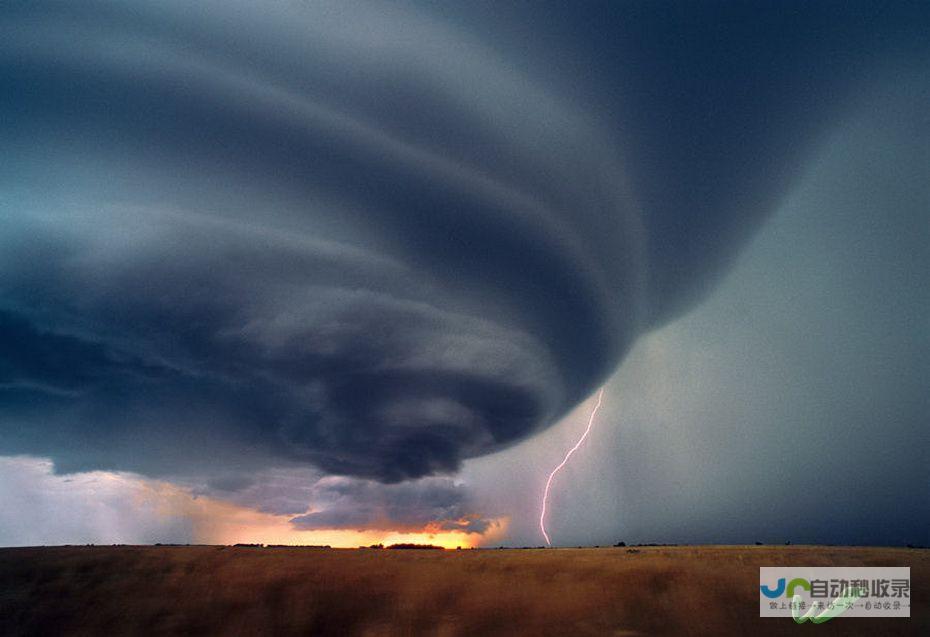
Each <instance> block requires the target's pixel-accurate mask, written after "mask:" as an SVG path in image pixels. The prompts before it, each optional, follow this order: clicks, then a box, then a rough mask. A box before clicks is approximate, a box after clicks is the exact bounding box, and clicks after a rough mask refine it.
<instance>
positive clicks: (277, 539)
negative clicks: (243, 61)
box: [100, 472, 509, 549]
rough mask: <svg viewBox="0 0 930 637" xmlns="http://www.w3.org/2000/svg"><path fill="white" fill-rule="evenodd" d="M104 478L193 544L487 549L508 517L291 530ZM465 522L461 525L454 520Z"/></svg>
mask: <svg viewBox="0 0 930 637" xmlns="http://www.w3.org/2000/svg"><path fill="white" fill-rule="evenodd" d="M100 473H101V474H102V475H105V476H106V479H108V480H117V481H118V480H130V481H136V482H137V483H138V491H137V495H136V504H137V506H140V507H145V508H149V509H154V510H156V511H157V513H158V515H160V516H163V517H175V518H183V519H186V520H188V521H189V522H190V524H191V525H192V530H193V541H194V542H195V543H199V544H236V543H248V544H291V545H329V546H332V547H334V548H356V547H359V546H370V545H373V544H384V545H385V546H389V545H391V544H401V543H413V544H433V545H435V546H441V547H443V548H448V549H454V548H457V547H462V548H472V547H478V546H486V545H488V544H491V543H493V542H495V541H496V540H499V539H500V538H502V537H504V535H505V534H506V531H507V527H508V523H509V519H508V518H498V519H494V520H492V521H491V524H490V526H489V528H488V529H487V531H485V532H484V533H467V532H465V531H460V530H454V529H453V530H449V529H443V528H442V526H441V525H440V523H439V522H438V521H437V522H431V523H429V524H427V525H426V526H425V527H424V528H422V529H317V530H301V529H297V528H295V527H294V526H293V525H292V524H291V522H290V520H291V518H292V517H293V516H291V515H275V514H271V513H263V512H261V511H256V510H254V509H250V508H247V507H241V506H237V505H235V504H232V503H229V502H224V501H222V500H217V499H213V498H207V497H203V496H194V495H192V494H191V493H190V492H189V491H188V490H186V489H184V488H181V487H178V486H176V485H173V484H170V483H166V482H156V481H149V480H139V479H137V478H134V477H130V476H124V475H121V474H113V473H105V472H100ZM457 522H459V523H461V524H464V523H465V522H466V521H465V520H461V521H457Z"/></svg>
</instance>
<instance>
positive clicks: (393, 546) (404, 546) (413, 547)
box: [388, 543, 442, 551]
mask: <svg viewBox="0 0 930 637" xmlns="http://www.w3.org/2000/svg"><path fill="white" fill-rule="evenodd" d="M388 548H389V549H403V550H420V549H426V550H429V549H438V550H440V551H441V550H442V547H441V546H435V545H433V544H407V543H403V544H391V545H390V546H389V547H388Z"/></svg>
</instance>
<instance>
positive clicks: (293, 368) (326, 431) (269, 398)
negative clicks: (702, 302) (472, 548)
mask: <svg viewBox="0 0 930 637" xmlns="http://www.w3.org/2000/svg"><path fill="white" fill-rule="evenodd" d="M694 6H695V7H696V6H697V5H696V4H695V5H694ZM843 7H846V5H843ZM2 11H3V13H4V19H3V20H2V23H0V82H2V86H0V90H2V92H3V95H4V99H3V102H2V105H0V109H2V121H3V125H2V126H3V128H2V132H0V134H2V143H3V148H4V154H5V156H6V157H7V158H8V160H9V159H10V158H13V160H12V161H6V162H4V163H3V164H2V166H0V187H2V198H0V206H2V208H0V209H2V217H0V219H2V233H0V325H2V326H3V331H2V333H0V348H2V349H0V352H2V357H0V419H2V420H0V426H2V428H3V429H2V436H0V451H2V452H5V453H33V454H42V455H47V456H49V457H51V458H53V459H54V460H55V462H56V466H57V467H58V468H59V470H77V469H88V468H98V467H99V468H117V469H128V470H134V471H140V472H143V473H146V474H149V475H165V474H176V475H177V474H184V473H187V472H194V471H204V470H207V471H210V468H211V467H214V468H216V470H217V472H219V471H220V470H222V471H228V472H232V473H242V474H246V473H248V472H250V471H254V470H257V469H261V468H267V467H271V466H277V465H279V464H284V463H290V464H293V463H298V462H306V463H311V464H313V465H315V466H317V467H320V468H321V469H323V470H324V471H327V472H331V473H339V474H345V475H353V476H359V477H365V478H372V479H376V480H381V481H386V482H396V481H400V480H404V479H408V478H414V477H420V476H425V475H429V474H434V473H440V472H450V471H454V470H455V469H457V468H458V467H459V465H460V462H461V460H462V459H463V458H467V457H472V456H477V455H481V454H486V453H489V452H492V451H494V450H497V449H500V448H502V447H504V446H506V445H508V444H511V443H513V442H515V441H518V440H521V439H524V438H525V437H527V436H529V435H531V434H532V433H534V432H536V431H538V430H540V429H541V428H543V427H545V426H547V425H548V424H551V423H552V422H554V421H555V419H557V418H558V416H560V415H562V414H564V413H565V412H566V410H567V409H569V408H570V407H571V406H573V405H574V404H576V403H577V402H578V401H579V400H580V399H582V398H583V397H584V396H585V395H587V393H588V392H590V390H591V389H592V388H593V387H595V386H596V385H597V384H598V383H599V382H600V381H602V380H603V379H604V377H605V376H606V375H607V374H608V373H609V372H610V371H611V370H612V369H613V368H614V367H615V366H616V365H617V363H618V362H619V360H620V359H621V358H622V356H623V354H624V353H625V352H626V351H627V349H628V348H629V346H630V344H631V343H632V341H633V340H634V339H635V338H636V336H637V335H638V334H640V333H642V332H643V331H645V330H647V329H649V328H650V327H653V326H655V325H657V324H659V323H661V322H663V321H665V320H667V319H668V318H669V317H671V316H673V315H675V314H676V313H677V312H680V311H681V310H682V309H683V308H685V307H687V306H688V305H689V304H691V303H693V302H694V300H696V299H697V298H699V297H700V296H701V295H702V294H703V293H705V292H706V291H707V289H708V286H709V283H710V282H712V281H713V279H714V277H715V276H716V275H717V274H719V272H720V271H721V270H722V269H723V268H724V266H725V265H726V264H727V263H728V261H729V259H730V258H731V257H732V255H733V254H734V253H735V251H736V249H737V248H738V247H739V245H740V244H741V243H742V241H743V239H745V238H746V237H747V236H748V235H749V234H750V233H751V231H752V230H753V229H754V228H755V227H756V226H757V225H758V224H759V223H760V221H761V220H762V219H763V218H764V217H765V215H766V214H767V212H768V211H769V210H770V209H771V207H772V205H773V203H774V202H775V201H777V199H778V197H779V196H780V195H781V193H782V191H783V189H784V188H785V186H786V184H787V183H788V180H789V179H790V177H791V176H792V174H793V172H794V170H795V168H794V167H795V166H796V165H797V164H798V161H799V160H800V158H801V157H802V156H803V154H804V153H805V152H807V150H808V149H809V148H810V146H811V145H812V144H813V143H814V141H816V138H817V136H818V135H819V134H820V132H821V129H822V128H823V127H824V126H825V125H826V124H827V123H828V122H829V120H830V118H831V117H833V116H835V115H836V114H837V113H838V112H839V109H840V105H841V104H842V102H843V101H844V100H846V99H848V98H849V96H850V95H851V94H853V93H854V89H855V87H857V86H860V85H866V84H867V79H868V73H870V72H874V69H876V68H880V67H881V64H882V63H883V61H884V60H885V59H890V57H893V56H909V55H912V54H913V53H914V51H915V50H917V51H918V52H921V53H925V50H923V49H919V48H918V47H919V43H920V42H922V40H921V39H920V38H919V37H918V36H919V35H920V34H921V29H920V25H921V24H925V23H926V20H925V19H923V18H925V16H920V15H919V14H916V13H914V12H912V11H911V9H910V8H909V6H908V5H906V4H901V5H900V6H898V7H897V8H895V9H894V10H893V11H892V10H889V9H887V8H883V9H881V10H880V9H878V8H872V7H870V6H867V5H856V6H852V7H851V8H845V9H844V10H842V11H841V10H840V8H839V7H831V8H830V10H827V9H826V8H817V7H815V8H807V7H804V6H803V5H798V6H797V7H791V8H789V9H783V8H781V5H770V6H769V7H768V8H766V9H764V10H757V8H756V7H751V5H749V4H745V5H741V6H740V7H736V8H726V7H724V6H722V5H721V6H718V5H714V7H713V9H712V10H710V11H707V12H700V11H698V10H697V9H693V10H692V9H679V8H676V7H674V5H667V6H666V5H662V4H654V3H648V4H644V5H637V4H632V5H627V4H622V5H621V4H620V3H612V4H610V5H608V6H607V7H606V8H603V9H601V8H598V7H596V6H591V7H588V8H586V9H585V10H583V11H581V12H580V13H573V14H572V15H571V16H566V15H563V14H562V13H561V12H560V11H558V10H555V9H548V8H545V9H544V8H542V7H540V9H539V10H538V11H537V10H535V9H534V10H532V11H529V10H528V15H527V16H522V17H519V19H518V17H515V16H512V15H510V12H511V11H512V10H511V9H507V10H506V11H504V12H503V13H502V14H501V15H498V14H496V13H495V10H494V9H493V8H490V7H484V6H483V5H475V6H474V8H473V10H472V11H471V12H470V13H469V14H468V15H461V16H456V15H453V13H454V12H455V11H459V9H452V8H448V9H446V10H445V13H446V14H445V15H439V13H437V12H439V9H436V8H424V7H419V8H418V7H415V6H414V5H388V4H380V3H375V4H356V3H344V2H340V3H335V4H332V5H329V4H318V3H310V4H307V5H302V4H297V3H288V4H280V5H278V4H275V5H273V6H270V7H267V6H262V7H260V8H259V7H257V6H254V5H253V4H252V3H235V2H223V3H197V4H195V5H191V4H189V3H180V2H178V3H172V2H166V3H159V4H158V5H157V6H144V5H136V4H133V3H109V2H98V3H81V4H80V5H73V4H69V3H45V2H33V3H24V4H16V3H8V4H7V5H6V6H5V7H4V8H3V10H2ZM573 11H575V9H574V8H573ZM624 12H625V13H624ZM912 13H914V15H912ZM915 17H916V18H918V19H916V20H915ZM527 18H529V22H528V23H527ZM922 19H923V22H921V20H922ZM517 24H519V25H522V26H527V25H528V26H529V27H530V28H531V30H536V31H538V33H539V34H540V38H541V40H540V42H539V43H538V44H532V45H531V44H527V45H526V46H523V45H521V44H519V41H515V40H514V39H513V38H512V36H513V33H512V32H510V31H508V26H507V25H517ZM479 34H483V35H479ZM523 37H524V38H525V35H524V36H523ZM547 43H549V44H551V43H556V44H558V45H559V46H558V47H557V51H559V52H560V53H559V55H560V56H561V55H562V53H564V59H561V60H560V61H559V63H557V64H554V65H547V64H546V55H553V54H552V53H551V51H549V48H550V47H547ZM915 43H916V44H915ZM891 44H894V47H897V48H893V47H891ZM547 51H549V52H548V53H547ZM537 54H538V55H537ZM573 64H577V65H580V67H581V68H583V69H585V71H586V72H588V73H590V77H591V80H590V83H589V84H587V85H586V86H584V87H582V86H581V85H580V83H583V81H582V80H579V79H578V77H579V74H578V73H577V68H574V69H573V68H572V65H573ZM863 83H866V84H863ZM230 479H231V478H230ZM230 484H232V483H230ZM371 488H374V487H371ZM446 495H449V494H448V493H447V494H446ZM453 499H454V498H453ZM313 515H314V514H311V516H310V517H311V518H312V516H313ZM327 515H336V514H335V513H334V514H327ZM399 517H403V516H399ZM319 519H320V518H318V520H319Z"/></svg>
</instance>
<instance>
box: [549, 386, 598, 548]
mask: <svg viewBox="0 0 930 637" xmlns="http://www.w3.org/2000/svg"><path fill="white" fill-rule="evenodd" d="M603 398H604V388H603V387H601V390H600V391H599V392H597V404H596V405H594V409H592V410H591V417H590V418H588V426H587V428H586V429H585V430H584V433H583V434H581V438H579V439H578V442H576V443H575V446H574V447H572V448H571V449H569V450H568V453H566V454H565V457H564V458H562V462H560V463H559V466H557V467H556V468H555V469H553V470H552V473H550V474H549V479H548V480H546V490H545V491H544V492H543V501H542V513H540V514H539V530H541V531H542V534H543V537H544V538H546V544H548V545H549V546H552V542H550V541H549V534H548V533H546V503H547V502H548V501H549V487H551V486H552V479H553V478H554V477H555V474H557V473H558V472H559V471H561V470H562V467H564V466H565V465H566V464H567V463H568V459H569V458H571V457H572V454H573V453H575V452H576V451H578V447H580V446H581V443H583V442H584V439H585V438H587V437H588V434H589V433H591V427H592V426H593V425H594V417H595V416H596V415H597V410H598V409H600V408H601V400H602V399H603Z"/></svg>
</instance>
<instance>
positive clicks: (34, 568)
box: [0, 546, 930, 637]
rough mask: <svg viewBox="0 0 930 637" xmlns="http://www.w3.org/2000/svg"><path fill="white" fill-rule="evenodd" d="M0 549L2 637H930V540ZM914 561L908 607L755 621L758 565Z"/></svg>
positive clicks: (903, 564)
mask: <svg viewBox="0 0 930 637" xmlns="http://www.w3.org/2000/svg"><path fill="white" fill-rule="evenodd" d="M638 550H639V552H638V553H631V552H629V551H628V550H627V549H625V548H600V549H593V548H592V549H556V550H552V549H549V550H532V549H531V550H518V549H506V550H496V549H486V550H462V551H454V550H451V551H450V550H446V551H395V550H373V549H368V550H349V549H331V550H327V549H309V548H236V547H222V546H192V547H132V546H128V547H56V548H10V549H0V635H21V634H22V635H62V634H64V635H71V634H75V635H76V634H80V635H126V634H160V635H199V634H215V635H259V634H268V635H327V634H332V635H373V636H374V635H560V636H566V637H568V636H574V635H632V634H672V635H730V634H732V635H811V634H816V635H818V636H819V635H848V634H863V635H885V634H889V635H892V634H910V635H920V634H923V635H930V602H928V594H930V551H928V550H923V549H890V548H839V547H804V546H797V547H795V546H791V547H773V546H721V547H715V546H701V547H644V548H640V549H638ZM791 565H795V566H797V565H805V566H807V565H813V566H818V565H820V566H852V565H862V566H910V567H911V577H912V589H913V591H914V600H913V603H914V607H913V608H912V609H911V618H910V619H879V618H868V619H857V618H845V619H844V618H843V617H839V618H836V619H834V620H831V621H830V622H827V623H824V624H820V625H816V626H815V625H813V624H804V625H802V626H798V625H795V624H794V622H793V621H792V620H791V619H787V618H785V619H782V618H778V619H761V618H759V617H758V593H757V590H758V589H757V586H758V577H759V570H758V569H759V567H760V566H791Z"/></svg>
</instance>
